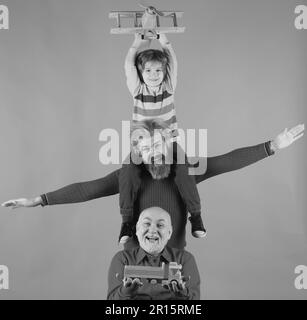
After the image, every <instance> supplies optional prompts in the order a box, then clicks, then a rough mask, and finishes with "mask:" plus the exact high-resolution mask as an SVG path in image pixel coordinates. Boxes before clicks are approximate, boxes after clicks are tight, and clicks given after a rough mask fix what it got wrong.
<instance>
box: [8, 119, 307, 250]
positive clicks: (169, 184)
mask: <svg viewBox="0 0 307 320" xmlns="http://www.w3.org/2000/svg"><path fill="white" fill-rule="evenodd" d="M144 129H146V130H147V131H148V132H149V134H150V135H151V136H153V135H154V134H155V132H156V130H158V131H159V130H160V129H164V128H163V127H162V128H161V127H159V124H158V123H157V122H155V120H152V122H151V123H150V124H149V125H146V124H145V127H144ZM303 131H304V125H298V126H296V127H294V128H292V129H291V130H289V131H287V130H285V131H283V132H282V133H280V134H279V135H277V137H276V138H275V139H273V140H271V141H268V142H265V143H261V144H258V145H255V146H251V147H245V148H240V149H236V150H234V151H232V152H229V153H226V154H224V155H221V156H216V157H208V158H207V170H206V171H205V173H203V174H201V175H197V176H195V180H196V183H200V182H202V181H204V180H207V179H209V178H211V177H214V176H216V175H219V174H222V173H226V172H230V171H233V170H238V169H241V168H244V167H246V166H249V165H251V164H253V163H256V162H258V161H260V160H262V159H265V158H267V157H268V156H271V155H273V154H274V153H275V152H276V151H278V150H280V149H283V148H286V147H288V146H289V145H291V144H292V143H293V142H294V141H296V140H297V139H299V138H300V137H302V135H303ZM160 139H161V140H164V139H165V137H164V136H163V134H162V133H161V134H160ZM147 143H148V145H147V147H148V149H152V145H151V143H152V142H150V140H147ZM140 152H141V156H142V158H143V159H145V160H146V161H144V162H145V163H146V162H147V156H148V155H147V152H146V148H145V146H144V145H143V146H142V149H141V150H140ZM147 163H148V162H147ZM140 166H142V168H143V170H142V172H141V185H140V188H139V191H138V194H137V197H136V201H135V203H134V219H135V221H137V218H138V216H139V214H140V212H142V211H143V210H144V209H146V208H148V207H153V206H156V207H161V208H163V209H164V210H166V211H167V212H169V214H170V216H171V219H172V225H173V233H172V237H171V239H170V240H169V246H171V247H172V248H180V249H182V248H184V247H185V245H186V241H185V234H186V233H185V226H186V223H187V208H186V206H185V204H184V202H183V200H182V196H181V194H180V192H179V190H178V188H177V186H176V184H175V182H174V172H173V171H172V165H167V164H166V165H165V166H164V165H163V168H162V167H161V166H160V164H159V163H158V164H155V163H153V164H146V165H145V164H144V163H143V164H140ZM119 174H120V169H119V170H117V171H114V172H112V173H110V174H109V175H107V176H106V177H103V178H100V179H97V180H93V181H87V182H81V183H74V184H71V185H68V186H66V187H64V188H61V189H58V190H56V191H53V192H48V193H46V194H43V195H41V196H38V197H35V198H33V199H24V198H22V199H15V200H9V201H7V202H5V203H3V204H2V206H6V207H11V208H18V207H35V206H38V205H43V206H45V205H55V204H66V203H76V202H84V201H88V200H92V199H96V198H100V197H106V196H110V195H114V194H117V193H118V192H119V181H118V180H119V179H118V177H119ZM105 214H107V213H105ZM137 245H138V243H137V239H136V237H133V238H132V239H131V240H129V241H128V242H127V243H126V244H125V248H126V249H127V248H132V247H133V246H137Z"/></svg>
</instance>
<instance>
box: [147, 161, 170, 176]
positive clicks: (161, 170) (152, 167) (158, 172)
mask: <svg viewBox="0 0 307 320" xmlns="http://www.w3.org/2000/svg"><path fill="white" fill-rule="evenodd" d="M146 167H147V169H148V171H149V172H150V174H151V176H152V178H153V179H156V180H160V179H164V178H167V177H168V176H169V174H170V172H171V165H170V164H165V163H164V164H154V163H153V164H148V165H146Z"/></svg>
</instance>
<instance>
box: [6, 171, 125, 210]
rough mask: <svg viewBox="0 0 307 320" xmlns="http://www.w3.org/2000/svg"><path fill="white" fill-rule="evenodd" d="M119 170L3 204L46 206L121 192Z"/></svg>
mask: <svg viewBox="0 0 307 320" xmlns="http://www.w3.org/2000/svg"><path fill="white" fill-rule="evenodd" d="M119 170H120V169H119ZM119 170H116V171H113V172H112V173H110V174H108V175H107V176H105V177H103V178H100V179H96V180H92V181H86V182H78V183H73V184H70V185H68V186H65V187H63V188H60V189H58V190H55V191H53V192H48V193H45V194H42V195H41V196H38V197H35V198H31V199H25V198H21V199H15V200H9V201H6V202H4V203H2V206H3V207H10V208H12V209H16V208H20V207H36V206H38V205H42V206H45V205H55V204H66V203H77V202H84V201H89V200H93V199H96V198H101V197H107V196H111V195H114V194H117V193H118V192H119V186H118V175H119Z"/></svg>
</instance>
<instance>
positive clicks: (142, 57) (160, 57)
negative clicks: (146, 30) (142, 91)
mask: <svg viewBox="0 0 307 320" xmlns="http://www.w3.org/2000/svg"><path fill="white" fill-rule="evenodd" d="M146 62H160V63H161V64H162V68H163V72H164V79H166V78H167V77H168V66H169V56H168V54H167V52H166V51H165V50H163V51H161V50H157V49H148V50H144V51H141V52H139V53H138V54H137V56H136V58H135V66H136V68H137V71H138V75H139V78H140V80H141V81H142V82H144V80H143V77H142V73H143V71H144V69H145V64H146Z"/></svg>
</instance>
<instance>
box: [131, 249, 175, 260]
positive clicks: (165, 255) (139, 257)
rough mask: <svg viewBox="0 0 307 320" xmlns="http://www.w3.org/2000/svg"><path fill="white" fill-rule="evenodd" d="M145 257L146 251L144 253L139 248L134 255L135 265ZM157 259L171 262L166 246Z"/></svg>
mask: <svg viewBox="0 0 307 320" xmlns="http://www.w3.org/2000/svg"><path fill="white" fill-rule="evenodd" d="M147 256H149V254H148V253H147V252H146V251H144V250H143V249H142V248H141V247H139V248H138V251H137V253H136V263H137V264H139V263H140V262H141V261H143V259H145V258H146V257H147ZM158 257H163V258H164V259H165V260H166V262H168V263H169V262H171V261H172V255H171V253H170V249H169V248H168V247H167V246H166V247H165V248H164V249H163V251H162V252H161V253H160V254H159V256H158Z"/></svg>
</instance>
